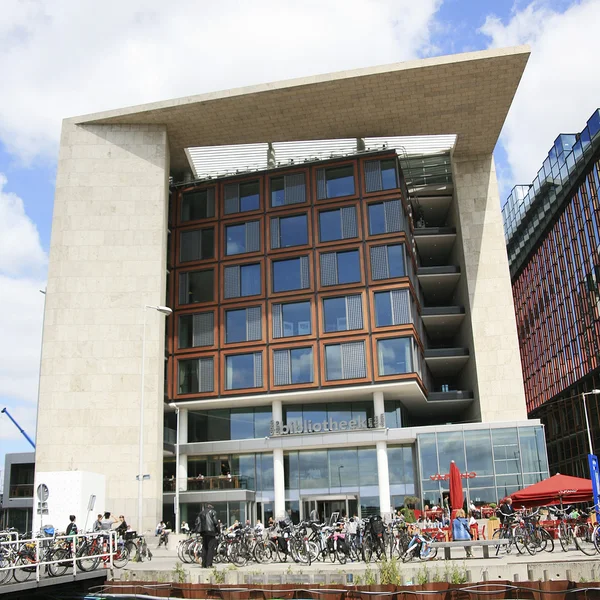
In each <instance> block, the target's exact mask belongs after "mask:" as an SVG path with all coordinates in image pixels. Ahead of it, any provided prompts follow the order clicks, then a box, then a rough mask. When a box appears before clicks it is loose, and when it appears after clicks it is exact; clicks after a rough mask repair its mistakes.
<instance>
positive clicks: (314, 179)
mask: <svg viewBox="0 0 600 600" xmlns="http://www.w3.org/2000/svg"><path fill="white" fill-rule="evenodd" d="M347 166H351V167H352V170H353V175H354V193H353V194H348V195H347V196H336V197H335V198H319V196H318V189H317V187H318V182H317V177H318V175H317V172H318V171H319V170H320V169H325V170H327V169H338V168H340V167H347ZM359 168H360V167H359V161H358V160H344V161H340V162H332V163H329V164H327V165H323V164H321V165H314V166H313V167H312V169H311V180H312V183H311V188H312V194H313V198H314V199H315V200H314V204H315V205H321V204H326V203H329V202H340V201H342V202H346V201H348V200H356V199H358V198H359V197H360V193H361V186H360V181H359V177H358V169H359ZM325 181H327V180H325ZM357 217H358V215H357Z"/></svg>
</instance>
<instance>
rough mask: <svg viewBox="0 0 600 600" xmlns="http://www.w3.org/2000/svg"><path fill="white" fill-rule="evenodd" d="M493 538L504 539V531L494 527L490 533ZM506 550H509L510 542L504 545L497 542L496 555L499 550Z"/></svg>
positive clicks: (507, 551)
mask: <svg viewBox="0 0 600 600" xmlns="http://www.w3.org/2000/svg"><path fill="white" fill-rule="evenodd" d="M492 539H493V540H503V539H506V531H505V530H504V529H496V531H494V533H493V535H492ZM501 550H502V551H503V552H506V553H507V554H508V553H509V552H510V544H507V545H506V546H504V545H500V544H498V545H497V546H496V556H498V554H499V553H500V551H501Z"/></svg>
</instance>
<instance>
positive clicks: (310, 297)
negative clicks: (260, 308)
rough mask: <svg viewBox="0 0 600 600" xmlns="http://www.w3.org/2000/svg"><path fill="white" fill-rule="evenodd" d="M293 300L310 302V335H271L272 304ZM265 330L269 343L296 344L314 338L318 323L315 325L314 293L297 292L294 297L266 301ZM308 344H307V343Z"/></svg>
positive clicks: (286, 302) (288, 302) (287, 302)
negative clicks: (279, 336)
mask: <svg viewBox="0 0 600 600" xmlns="http://www.w3.org/2000/svg"><path fill="white" fill-rule="evenodd" d="M293 302H310V320H311V334H310V335H295V336H290V337H281V338H275V337H273V308H272V307H273V304H290V303H293ZM267 330H268V340H269V343H270V344H277V345H279V344H290V343H294V344H296V345H298V344H302V343H304V342H308V341H310V340H314V339H316V337H317V331H318V325H317V310H316V302H315V296H314V294H310V293H309V294H299V295H298V296H294V297H283V298H277V299H274V300H271V299H270V298H269V299H268V301H267ZM307 345H308V344H307Z"/></svg>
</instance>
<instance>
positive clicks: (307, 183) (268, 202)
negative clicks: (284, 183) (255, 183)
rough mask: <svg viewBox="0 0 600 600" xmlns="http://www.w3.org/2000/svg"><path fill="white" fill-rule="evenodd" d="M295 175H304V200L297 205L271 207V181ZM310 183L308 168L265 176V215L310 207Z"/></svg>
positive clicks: (289, 169) (284, 170) (286, 170)
mask: <svg viewBox="0 0 600 600" xmlns="http://www.w3.org/2000/svg"><path fill="white" fill-rule="evenodd" d="M297 173H304V186H305V200H304V202H302V203H298V204H284V205H283V206H271V180H272V179H277V178H278V177H284V176H285V175H295V174H297ZM310 191H311V183H310V169H309V168H308V167H302V168H297V169H293V168H288V169H282V170H281V171H272V172H270V173H269V174H268V175H265V206H266V207H267V208H266V210H267V214H269V213H274V212H279V211H286V210H292V209H301V208H303V207H307V206H310V205H311V204H312V198H313V197H312V195H311V193H310Z"/></svg>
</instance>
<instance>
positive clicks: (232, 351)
mask: <svg viewBox="0 0 600 600" xmlns="http://www.w3.org/2000/svg"><path fill="white" fill-rule="evenodd" d="M240 350H241V349H240V348H229V346H228V347H227V349H224V350H222V351H221V364H220V371H219V372H220V375H221V379H220V386H219V387H220V392H221V395H222V396H240V395H243V394H256V393H260V392H266V391H267V389H268V387H267V386H268V380H267V356H268V354H267V346H266V345H265V344H264V343H263V344H262V345H260V346H253V347H252V349H251V350H250V352H242V351H240ZM255 352H262V355H263V358H262V381H263V384H262V387H251V388H239V389H235V390H228V389H227V357H228V356H237V355H241V354H254V353H255Z"/></svg>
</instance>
